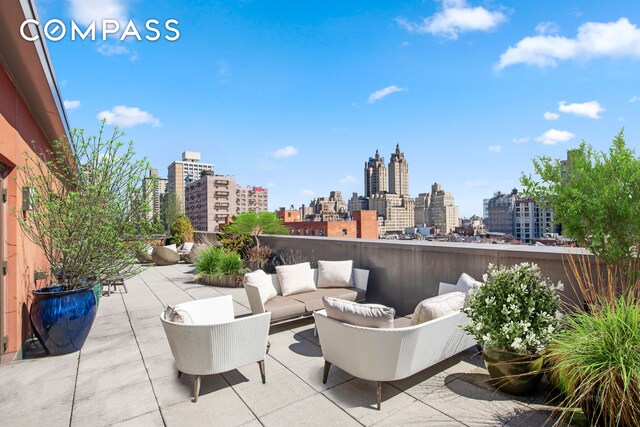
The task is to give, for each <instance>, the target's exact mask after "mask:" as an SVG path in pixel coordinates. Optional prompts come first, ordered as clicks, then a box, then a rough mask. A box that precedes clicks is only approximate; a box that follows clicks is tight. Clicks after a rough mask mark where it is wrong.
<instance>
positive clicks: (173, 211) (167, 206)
mask: <svg viewBox="0 0 640 427" xmlns="http://www.w3.org/2000/svg"><path fill="white" fill-rule="evenodd" d="M181 212H182V203H181V202H180V200H178V196H177V195H176V193H174V192H172V191H170V192H167V193H165V194H163V195H162V196H161V198H160V220H161V221H162V224H163V225H164V229H165V231H169V230H170V229H171V224H173V223H174V222H175V220H176V219H177V218H178V216H180V214H181Z"/></svg>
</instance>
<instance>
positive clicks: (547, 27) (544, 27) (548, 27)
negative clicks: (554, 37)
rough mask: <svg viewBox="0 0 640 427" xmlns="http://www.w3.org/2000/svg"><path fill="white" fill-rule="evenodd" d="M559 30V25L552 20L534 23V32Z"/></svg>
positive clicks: (541, 32)
mask: <svg viewBox="0 0 640 427" xmlns="http://www.w3.org/2000/svg"><path fill="white" fill-rule="evenodd" d="M559 31H560V27H559V26H558V24H556V23H555V22H553V21H548V22H541V23H539V24H538V25H536V33H538V34H540V35H546V34H557V33H558V32H559Z"/></svg>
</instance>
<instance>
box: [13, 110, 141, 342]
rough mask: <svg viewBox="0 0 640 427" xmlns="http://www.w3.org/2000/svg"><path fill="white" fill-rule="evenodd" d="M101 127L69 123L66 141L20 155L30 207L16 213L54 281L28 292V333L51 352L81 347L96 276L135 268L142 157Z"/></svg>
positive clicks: (99, 278) (126, 274) (97, 287)
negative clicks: (94, 131)
mask: <svg viewBox="0 0 640 427" xmlns="http://www.w3.org/2000/svg"><path fill="white" fill-rule="evenodd" d="M103 132H104V122H103V124H102V127H101V129H100V132H99V133H98V136H95V137H88V136H85V134H84V132H83V131H82V130H74V131H73V132H72V133H71V140H70V141H67V140H60V141H54V142H52V144H51V150H49V151H48V152H45V153H40V154H39V155H38V156H34V157H30V155H29V154H25V166H23V167H22V168H21V170H20V173H19V184H20V186H21V187H22V190H23V194H24V195H26V197H28V198H29V200H28V205H29V207H30V209H29V210H25V211H24V212H14V215H15V216H16V218H17V220H18V222H19V223H20V226H21V227H22V230H23V231H24V233H25V234H26V236H27V237H28V238H29V239H30V240H32V241H33V242H34V243H35V244H37V245H38V246H40V248H41V249H42V251H43V252H44V254H45V256H46V258H47V260H48V262H49V265H50V269H51V278H52V279H53V280H56V282H55V283H54V284H53V285H52V286H48V287H45V288H41V289H36V290H34V291H33V300H32V303H31V307H30V311H29V316H30V320H31V323H32V326H33V330H34V333H35V335H36V337H37V338H38V340H39V341H40V342H41V343H42V346H43V347H44V349H45V351H46V352H47V354H51V355H56V354H66V353H70V352H73V351H77V350H79V349H80V348H82V345H83V344H84V341H85V339H86V337H87V335H88V334H89V330H90V329H91V326H92V324H93V320H94V319H95V315H96V309H97V307H96V300H97V295H98V294H99V290H100V282H101V281H104V280H110V279H115V278H118V277H123V278H126V277H129V276H131V275H133V274H135V273H137V272H138V271H139V269H140V266H139V265H138V264H137V263H136V259H135V253H136V250H140V249H142V245H143V244H142V242H141V241H140V240H139V236H140V235H145V234H147V233H148V231H149V230H150V228H149V227H150V222H149V220H148V219H147V211H148V209H149V203H148V199H147V194H144V192H143V190H142V188H143V186H142V180H143V178H144V174H145V171H146V170H148V163H147V162H146V160H136V159H135V158H134V155H135V153H134V151H133V143H129V144H128V146H126V147H124V144H123V143H122V142H120V138H121V137H122V136H123V133H122V132H120V131H119V130H117V129H114V131H113V134H112V136H111V137H108V138H107V137H105V136H104V133H103ZM123 147H124V149H123ZM147 191H153V189H148V190H147ZM94 288H95V289H94ZM95 290H97V291H98V294H96V293H95V292H94V291H95Z"/></svg>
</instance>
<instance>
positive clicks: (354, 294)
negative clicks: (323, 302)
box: [316, 288, 367, 301]
mask: <svg viewBox="0 0 640 427" xmlns="http://www.w3.org/2000/svg"><path fill="white" fill-rule="evenodd" d="M316 292H318V294H320V295H321V298H322V297H333V298H340V299H346V300H347V301H364V297H365V295H366V293H367V291H365V290H364V289H358V288H324V289H318V290H317V291H316Z"/></svg>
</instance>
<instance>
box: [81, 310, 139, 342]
mask: <svg viewBox="0 0 640 427" xmlns="http://www.w3.org/2000/svg"><path fill="white" fill-rule="evenodd" d="M130 331H131V324H130V323H129V317H128V316H127V314H126V313H123V312H120V313H114V314H109V315H106V316H100V317H97V318H96V320H95V322H93V326H92V327H91V332H90V333H89V337H88V339H91V338H95V337H102V336H106V335H119V334H123V333H127V332H130Z"/></svg>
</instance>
